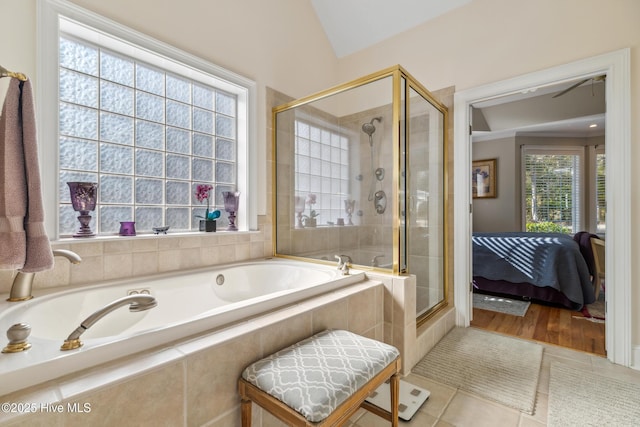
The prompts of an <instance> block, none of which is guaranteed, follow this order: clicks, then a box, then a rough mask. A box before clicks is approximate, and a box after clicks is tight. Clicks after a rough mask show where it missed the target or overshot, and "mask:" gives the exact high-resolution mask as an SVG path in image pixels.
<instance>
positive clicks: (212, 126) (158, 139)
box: [57, 16, 249, 236]
mask: <svg viewBox="0 0 640 427" xmlns="http://www.w3.org/2000/svg"><path fill="white" fill-rule="evenodd" d="M59 22H60V37H59V42H58V50H59V68H58V73H59V80H58V85H59V95H58V108H59V117H60V118H59V126H58V135H59V137H58V144H59V174H58V180H57V181H58V183H57V184H58V191H57V193H58V209H59V212H58V234H59V235H62V236H65V235H70V234H72V233H73V232H74V231H75V229H76V228H77V220H76V216H77V213H76V212H74V211H73V208H72V206H71V203H70V196H69V189H68V187H67V185H66V183H67V182H70V181H88V182H97V183H98V206H96V209H95V211H94V212H93V213H92V217H93V219H92V223H91V227H92V229H93V230H94V231H95V232H97V233H98V234H107V235H109V234H114V233H117V231H118V229H119V226H120V221H136V228H137V229H138V230H139V231H141V232H145V231H148V232H150V231H151V228H152V227H154V226H160V225H168V226H170V227H171V229H172V230H182V231H189V230H195V229H197V228H198V222H199V218H198V216H199V215H200V216H201V215H203V212H204V206H203V204H201V203H199V202H198V201H197V198H196V197H195V188H196V186H197V185H198V184H211V185H212V186H213V188H214V189H213V190H212V192H211V207H215V208H218V209H221V207H222V205H223V200H222V192H223V191H230V190H240V192H241V195H246V193H247V192H248V191H247V187H246V185H247V177H246V176H245V175H243V174H244V173H246V171H245V169H246V167H245V166H244V165H241V164H240V163H239V162H240V161H241V160H243V156H244V157H245V158H246V152H247V145H248V140H247V129H246V127H243V126H246V123H247V115H248V109H249V107H248V102H247V99H248V93H249V89H248V88H247V87H243V86H242V85H240V84H238V83H236V82H233V81H229V80H225V79H224V78H223V77H219V76H218V75H216V73H215V71H218V70H217V68H216V67H215V66H214V65H213V64H208V63H205V61H201V62H197V61H199V60H197V59H195V60H194V61H196V62H197V64H196V66H194V65H192V64H189V65H187V64H186V63H183V62H181V58H180V57H179V55H181V53H179V51H177V50H175V52H177V55H178V58H179V59H173V58H171V57H169V56H168V55H167V52H164V53H156V52H155V51H153V50H151V49H150V48H148V47H140V45H137V44H134V43H133V42H129V41H125V40H123V39H122V38H119V37H115V36H111V35H109V34H107V33H105V32H103V31H99V30H97V29H93V28H90V27H89V26H85V25H81V24H78V23H76V22H74V21H71V20H68V19H66V18H64V17H62V16H60V18H59ZM168 49H172V48H168ZM170 53H174V51H173V50H172V51H171V52H170ZM188 59H189V60H192V59H191V58H188ZM197 65H200V66H202V68H198V67H197ZM209 68H211V69H209ZM212 70H213V72H212ZM222 74H223V75H224V73H222ZM245 200H246V199H245ZM241 203H242V205H243V206H247V203H246V202H241ZM221 220H222V221H226V218H225V217H224V216H223V218H221ZM244 221H246V220H244ZM239 225H240V226H242V225H243V224H240V223H239ZM244 228H245V229H246V222H245V223H244Z"/></svg>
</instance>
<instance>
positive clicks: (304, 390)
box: [238, 330, 400, 427]
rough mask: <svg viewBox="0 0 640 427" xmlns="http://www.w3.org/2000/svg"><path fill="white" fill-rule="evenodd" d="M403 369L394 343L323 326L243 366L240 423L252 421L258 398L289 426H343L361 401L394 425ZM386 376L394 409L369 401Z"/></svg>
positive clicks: (239, 387)
mask: <svg viewBox="0 0 640 427" xmlns="http://www.w3.org/2000/svg"><path fill="white" fill-rule="evenodd" d="M399 372H400V353H399V352H398V350H397V349H396V348H395V347H393V346H390V345H388V344H384V343H381V342H379V341H376V340H373V339H369V338H365V337H362V336H360V335H356V334H354V333H352V332H348V331H342V330H328V331H324V332H320V333H318V334H316V335H314V336H312V337H309V338H307V339H304V340H302V341H300V342H298V343H296V344H294V345H292V346H290V347H287V348H285V349H283V350H280V351H278V352H276V353H274V354H272V355H271V356H267V357H265V358H264V359H261V360H259V361H257V362H254V363H253V364H251V365H249V366H248V367H247V368H246V369H245V370H244V371H243V372H242V377H241V378H240V380H239V381H238V389H239V392H240V398H241V406H242V426H243V427H249V426H251V403H252V402H255V403H256V404H257V405H260V406H261V407H262V408H264V409H265V410H266V411H268V412H270V413H271V414H272V415H274V416H275V417H277V418H278V419H280V420H281V421H283V422H285V423H287V424H289V425H291V426H340V425H342V424H343V423H345V422H346V421H347V420H348V419H349V418H350V417H351V416H352V415H353V414H354V413H355V412H356V411H357V410H358V408H360V407H362V408H365V409H367V410H369V411H371V412H373V413H375V414H376V415H379V416H381V417H383V418H385V419H387V420H388V421H391V425H392V426H394V427H396V426H397V425H398V394H399V391H398V390H399ZM387 381H389V386H390V387H391V389H390V391H391V412H389V411H385V410H383V409H381V408H378V407H377V406H375V405H372V404H370V403H369V402H365V399H366V398H367V397H368V396H369V394H371V393H372V392H373V391H374V390H375V389H377V388H378V387H379V386H381V385H382V384H384V383H385V382H387Z"/></svg>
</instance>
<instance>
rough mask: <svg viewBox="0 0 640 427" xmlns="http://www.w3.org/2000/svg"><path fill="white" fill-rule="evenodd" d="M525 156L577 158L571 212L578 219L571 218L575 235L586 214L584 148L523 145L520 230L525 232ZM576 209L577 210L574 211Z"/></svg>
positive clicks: (580, 228)
mask: <svg viewBox="0 0 640 427" xmlns="http://www.w3.org/2000/svg"><path fill="white" fill-rule="evenodd" d="M527 154H539V155H562V154H565V155H573V156H578V159H579V165H578V168H579V176H578V177H577V178H576V179H575V180H574V182H575V183H576V184H577V186H578V188H574V190H573V191H574V197H576V198H577V199H578V200H577V203H576V205H577V206H574V209H573V211H574V212H575V215H577V217H578V218H572V227H573V233H576V232H578V231H580V230H583V229H584V220H585V217H586V215H585V214H588V212H586V210H585V197H584V196H583V194H584V191H585V178H584V177H585V172H586V170H585V152H584V147H575V146H574V147H571V146H550V145H539V146H536V145H524V146H522V150H521V162H522V163H521V168H520V170H521V178H520V183H521V192H520V194H521V198H520V203H521V205H522V229H523V231H524V230H526V224H527V206H526V198H527V194H526V172H527V171H526V162H525V157H526V155H527ZM576 208H577V209H576Z"/></svg>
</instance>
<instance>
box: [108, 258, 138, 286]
mask: <svg viewBox="0 0 640 427" xmlns="http://www.w3.org/2000/svg"><path fill="white" fill-rule="evenodd" d="M103 258H104V279H105V280H111V279H124V278H128V277H131V276H132V274H133V258H132V257H131V253H126V254H105V255H104V257H103Z"/></svg>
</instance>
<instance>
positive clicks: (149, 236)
mask: <svg viewBox="0 0 640 427" xmlns="http://www.w3.org/2000/svg"><path fill="white" fill-rule="evenodd" d="M258 233H260V231H258V230H248V231H226V230H220V231H215V232H210V233H207V232H204V231H179V232H174V233H171V232H169V233H167V234H153V233H139V234H136V235H135V236H120V235H118V234H114V235H96V236H94V237H60V238H58V239H57V240H52V241H51V243H59V244H69V243H73V244H75V243H89V242H113V241H124V240H145V239H172V238H182V237H204V238H212V237H216V236H231V235H251V234H258Z"/></svg>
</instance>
